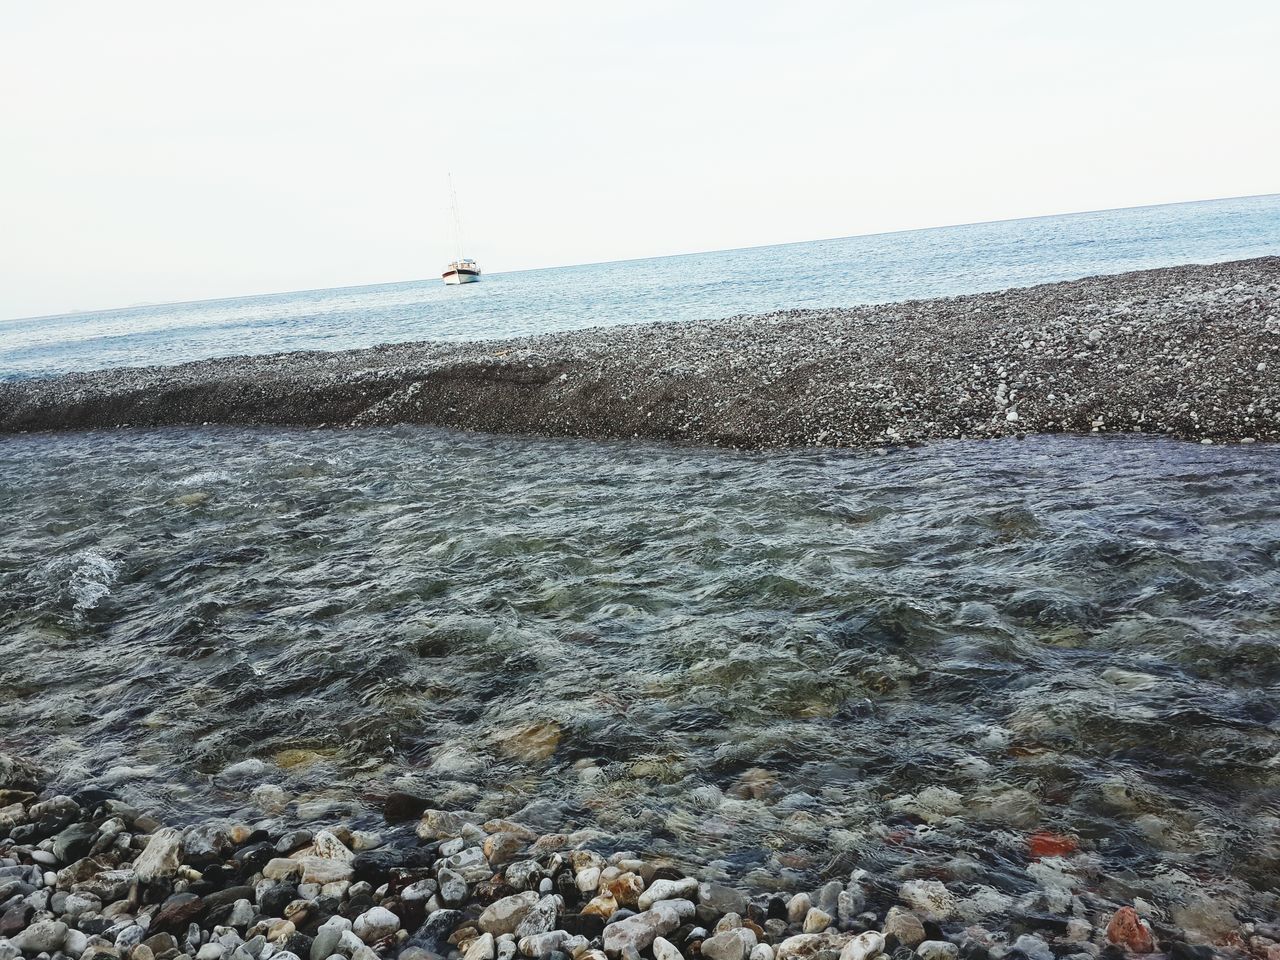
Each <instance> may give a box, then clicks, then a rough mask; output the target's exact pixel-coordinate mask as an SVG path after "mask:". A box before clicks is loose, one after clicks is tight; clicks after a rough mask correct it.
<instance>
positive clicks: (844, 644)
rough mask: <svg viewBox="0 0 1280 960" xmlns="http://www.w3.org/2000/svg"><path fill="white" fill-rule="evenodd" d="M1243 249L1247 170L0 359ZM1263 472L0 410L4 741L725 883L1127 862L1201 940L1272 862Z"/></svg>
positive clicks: (351, 292)
mask: <svg viewBox="0 0 1280 960" xmlns="http://www.w3.org/2000/svg"><path fill="white" fill-rule="evenodd" d="M1263 254H1280V197H1256V198H1249V199H1243V200H1229V201H1215V202H1212V203H1201V204H1182V205H1176V206H1168V207H1154V208H1142V209H1136V210H1121V211H1108V212H1105V213H1092V214H1080V215H1073V216H1067V217H1052V218H1044V219H1040V220H1026V221H1014V222H1008V223H995V224H982V225H976V226H966V227H948V228H944V229H939V230H929V231H916V232H911V233H898V234H889V235H884V236H877V237H861V238H850V239H844V240H832V241H823V242H816V243H808V244H796V245H793V246H787V247H774V248H767V249H758V250H741V251H725V252H718V253H710V254H699V255H693V256H687V257H673V258H666V259H661V260H646V261H636V262H628V263H616V264H601V265H593V266H582V267H570V268H561V269H556V270H543V271H530V272H525V273H512V274H494V275H491V276H488V277H486V278H485V280H484V281H482V282H481V283H479V284H476V285H473V286H470V287H461V288H445V287H443V286H442V285H441V284H439V282H438V281H436V280H429V281H420V282H406V283H400V284H390V285H385V286H378V287H364V288H359V289H344V290H327V291H313V292H307V293H291V294H279V295H272V296H260V297H246V298H239V299H235V300H223V301H217V302H207V303H194V304H177V305H164V306H154V307H144V308H130V309H128V310H117V311H108V312H102V313H95V314H81V315H77V316H75V317H58V318H45V319H43V320H22V321H15V322H10V323H7V324H3V325H0V331H3V338H2V339H0V370H3V372H4V374H5V375H6V376H10V377H29V376H36V375H41V374H46V373H53V372H58V371H64V370H73V369H88V368H95V367H103V366H109V365H119V364H152V363H170V362H176V361H181V360H188V359H193V358H196V357H207V356H217V355H221V354H227V353H233V352H245V351H251V352H265V351H274V350H292V349H302V348H307V349H318V348H340V347H355V346H360V345H365V344H374V343H379V342H386V341H393V340H410V339H420V338H424V337H440V338H449V339H459V338H469V337H497V336H509V335H515V334H522V333H535V332H540V331H546V330H563V329H571V328H575V327H583V326H587V325H594V324H605V323H625V322H631V321H639V320H655V319H669V320H677V321H678V320H688V319H692V318H697V317H707V316H722V315H726V314H735V313H742V312H756V311H762V310H770V309H774V308H780V307H794V306H817V305H822V304H845V303H854V302H859V301H870V300H895V299H900V298H904V297H923V296H936V295H946V294H956V293H962V292H965V291H971V290H982V289H990V288H998V287H1008V286H1013V285H1020V284H1027V283H1036V282H1041V281H1049V280H1058V279H1064V278H1069V277H1079V276H1083V275H1087V274H1097V273H1113V272H1116V271H1121V270H1128V269H1133V268H1138V267H1155V266H1162V265H1167V264H1175V263H1182V262H1187V261H1202V262H1204V261H1217V260H1228V259H1235V258H1243V257H1253V256H1259V255H1263ZM1277 490H1280V449H1277V448H1275V447H1274V446H1271V445H1267V444H1255V445H1252V446H1207V447H1206V446H1201V445H1193V444H1185V443H1180V442H1177V441H1172V440H1168V439H1163V438H1156V437H1142V436H1112V437H1105V436H1089V437H1068V436H1048V437H1032V438H1028V439H1026V440H1023V441H1015V440H1006V441H954V442H941V443H935V444H930V445H926V446H922V447H918V448H914V449H909V450H901V451H894V452H888V453H885V452H880V453H876V452H870V451H850V450H826V451H815V450H802V451H771V452H757V453H746V452H730V451H722V450H712V449H698V448H692V447H678V446H669V445H663V444H654V443H639V442H637V443H597V442H587V441H572V440H564V439H555V440H552V439H538V438H521V437H498V436H486V435H481V434H461V433H452V432H449V431H444V430H438V429H433V428H422V427H410V426H401V427H392V428H378V429H360V430H343V431H327V430H290V429H278V428H271V429H238V428H229V427H211V428H201V429H189V428H183V429H176V428H175V429H126V430H117V431H107V432H90V433H67V434H31V435H22V436H11V437H4V438H2V439H0V532H2V533H0V752H9V753H17V754H20V755H24V756H27V757H30V758H32V759H34V760H35V761H37V762H39V763H40V764H41V765H43V766H44V767H45V768H46V769H47V770H49V771H50V772H51V775H52V777H53V781H54V788H55V789H59V790H65V791H74V790H78V789H82V788H85V787H93V788H97V789H101V790H106V791H108V792H110V793H112V794H115V795H118V796H120V797H122V798H124V799H126V800H128V801H129V802H131V803H133V804H135V805H137V806H139V807H142V808H144V809H148V810H151V811H154V812H155V813H156V814H157V815H158V816H160V817H161V818H162V819H164V820H166V821H168V822H172V823H177V824H190V823H198V822H202V821H203V820H205V819H207V818H210V817H231V818H235V819H238V820H243V821H249V822H259V821H262V820H263V819H265V818H270V819H271V820H272V821H273V822H275V823H280V822H284V823H296V824H299V825H306V826H311V827H314V826H316V825H321V824H333V823H349V824H354V825H357V826H365V827H368V828H369V829H374V830H383V831H388V833H387V836H388V837H389V838H391V839H392V840H393V841H394V840H395V838H396V837H397V836H398V835H397V834H395V832H394V830H392V829H391V828H388V827H387V825H386V824H384V823H383V822H382V821H381V818H380V814H379V812H380V810H381V801H380V798H383V797H385V796H386V795H387V794H388V793H389V792H392V791H396V790H405V791H410V792H414V793H417V794H420V795H422V796H425V797H429V798H430V799H431V802H432V803H433V804H434V805H435V806H438V807H440V808H444V809H454V810H464V811H470V812H474V813H475V814H476V815H478V816H480V817H498V816H505V817H510V818H512V819H515V820H517V821H519V822H522V823H525V824H527V825H528V826H530V827H531V828H532V829H534V830H536V831H539V832H559V833H563V832H569V831H585V832H584V833H581V834H579V835H580V836H582V837H586V838H588V839H587V840H584V841H583V842H588V843H590V844H591V845H593V846H595V847H596V848H598V849H601V850H604V851H613V850H632V851H637V852H639V853H641V854H643V855H645V856H653V857H659V858H662V859H664V860H668V861H670V862H672V863H674V864H677V865H679V866H680V867H682V868H684V869H687V870H690V871H694V872H696V874H697V875H698V876H699V877H703V878H706V879H717V880H720V881H722V882H725V883H731V884H734V885H736V886H738V887H740V888H741V889H743V890H746V891H748V892H753V893H755V892H764V891H796V890H812V889H814V888H815V887H816V885H818V884H819V883H822V882H824V881H826V880H830V879H841V880H842V881H845V880H848V879H849V877H850V876H851V875H857V876H860V877H863V878H864V881H865V884H866V885H868V887H869V888H876V889H879V890H880V891H881V892H882V893H883V895H884V897H886V898H888V901H891V900H892V898H893V897H894V896H896V891H897V889H898V884H900V883H901V882H902V881H904V880H907V879H912V878H918V879H929V880H942V881H944V882H945V883H946V884H947V886H948V888H949V889H950V890H952V891H953V892H954V893H955V894H956V896H958V897H961V898H963V902H964V903H965V904H966V905H967V906H966V908H965V909H966V910H967V911H969V913H967V914H966V916H967V917H968V918H969V920H971V921H974V922H982V923H985V924H987V925H989V926H993V927H994V926H1001V925H1003V926H1008V925H1010V924H1012V923H1014V922H1017V923H1026V922H1030V921H1027V919H1026V918H1027V917H1037V916H1038V917H1041V918H1043V917H1045V916H1049V915H1060V914H1061V913H1063V912H1064V911H1066V910H1070V909H1072V904H1076V903H1079V904H1084V905H1085V906H1082V907H1081V909H1082V910H1083V909H1087V910H1094V909H1095V908H1097V907H1098V905H1099V904H1109V905H1110V909H1114V908H1115V905H1118V904H1121V903H1130V902H1133V901H1134V899H1135V898H1138V899H1139V900H1141V901H1145V902H1146V903H1150V904H1152V905H1153V907H1152V909H1153V910H1155V911H1157V915H1158V916H1160V917H1162V918H1163V919H1164V920H1167V921H1169V922H1172V923H1174V924H1178V925H1182V926H1187V925H1192V924H1194V925H1195V926H1196V928H1197V929H1210V933H1209V934H1207V935H1208V936H1209V937H1211V938H1219V939H1222V938H1227V937H1229V936H1230V933H1231V931H1232V930H1233V929H1234V928H1235V927H1236V926H1238V924H1239V923H1240V922H1242V921H1244V920H1247V919H1262V920H1268V918H1270V919H1271V920H1274V917H1275V916H1276V915H1277V909H1276V908H1277V894H1276V891H1277V890H1280V497H1277V495H1276V491H1277ZM404 842H410V843H411V842H414V841H413V839H412V835H411V834H410V835H408V837H407V838H405V839H404ZM1046 843H1047V844H1050V845H1051V846H1052V847H1053V848H1054V849H1055V850H1058V851H1061V852H1064V855H1063V856H1058V857H1049V858H1047V859H1046V858H1043V857H1042V856H1041V853H1038V852H1037V850H1038V847H1037V844H1039V845H1041V848H1042V847H1043V845H1044V844H1046ZM858 871H861V872H860V873H857V872H858ZM877 885H878V886H877ZM1064 898H1065V899H1064ZM1045 922H1048V921H1045Z"/></svg>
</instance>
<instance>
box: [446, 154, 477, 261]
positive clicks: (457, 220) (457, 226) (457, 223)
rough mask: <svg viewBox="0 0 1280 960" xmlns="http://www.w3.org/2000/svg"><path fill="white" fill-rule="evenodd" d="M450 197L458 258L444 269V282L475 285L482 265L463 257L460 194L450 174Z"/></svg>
mask: <svg viewBox="0 0 1280 960" xmlns="http://www.w3.org/2000/svg"><path fill="white" fill-rule="evenodd" d="M449 196H450V197H451V198H452V200H453V242H454V246H455V252H456V253H457V257H456V258H455V259H454V260H453V262H452V263H450V264H449V265H448V266H447V267H445V268H444V274H443V278H444V282H445V283H447V284H457V283H475V282H476V281H477V280H479V279H480V264H478V263H476V262H475V261H474V260H472V259H471V258H470V257H464V256H463V255H462V218H461V217H460V216H459V215H458V192H457V191H456V190H454V189H453V174H449Z"/></svg>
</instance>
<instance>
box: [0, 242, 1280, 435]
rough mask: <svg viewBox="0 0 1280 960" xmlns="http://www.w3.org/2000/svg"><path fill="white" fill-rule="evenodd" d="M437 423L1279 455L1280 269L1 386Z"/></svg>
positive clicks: (18, 422)
mask: <svg viewBox="0 0 1280 960" xmlns="http://www.w3.org/2000/svg"><path fill="white" fill-rule="evenodd" d="M203 423H223V424H246V425H250V424H256V425H266V424H280V425H295V426H321V425H324V426H331V427H333V426H367V425H379V424H391V423H424V424H436V425H440V426H446V427H455V428H463V429H473V430H486V431H497V432H504V433H528V434H545V435H559V436H583V437H595V438H629V437H643V438H650V439H660V440H676V441H685V442H692V443H700V444H717V445H725V446H736V447H751V448H758V447H776V446H808V445H825V446H846V445H847V446H857V445H871V446H882V445H885V444H893V443H901V442H912V441H922V440H931V439H943V438H956V437H999V436H1008V435H1013V434H1018V433H1056V432H1081V433H1087V432H1114V431H1143V432H1148V433H1160V434H1167V435H1171V436H1175V437H1181V438H1184V439H1188V440H1212V441H1247V440H1257V441H1276V440H1280V257H1265V258H1260V259H1256V260H1247V261H1240V262H1236V263H1225V264H1215V265H1209V266H1203V265H1192V266H1183V267H1173V268H1168V269H1161V270H1147V271H1140V272H1135V273H1127V274H1121V275H1118V276H1110V277H1091V278H1087V279H1084V280H1076V281H1069V282H1065V283H1055V284H1046V285H1042V286H1037V287H1030V288H1026V289H1014V290H1005V291H1000V292H996V293H983V294H976V295H972V296H963V297H953V298H947V299H939V300H918V301H909V302H905V303H894V304H886V305H877V306H861V307H849V308H841V309H821V310H788V311H783V312H780V313H774V314H768V315H765V316H754V317H746V316H739V317H731V318H729V319H725V320H717V321H706V322H700V323H669V324H649V325H642V326H623V327H603V328H594V329H590V330H580V331H573V332H567V333H557V334H549V335H544V336H538V337H530V338H524V339H519V340H507V341H484V342H477V343H465V344H452V343H416V344H396V345H390V346H383V347H375V348H372V349H366V350H353V351H346V352H341V353H290V354H277V355H273V356H262V357H231V358H225V359H218V360H208V361H200V362H196V363H189V364H183V365H181V366H174V367H149V368H140V369H125V370H107V371H99V372H95V373H79V374H68V375H64V376H59V377H52V378H48V379H41V380H31V381H18V382H10V383H6V384H0V430H4V431H8V432H15V431H26V430H66V429H81V428H102V427H116V426H122V425H130V426H156V425H174V424H203Z"/></svg>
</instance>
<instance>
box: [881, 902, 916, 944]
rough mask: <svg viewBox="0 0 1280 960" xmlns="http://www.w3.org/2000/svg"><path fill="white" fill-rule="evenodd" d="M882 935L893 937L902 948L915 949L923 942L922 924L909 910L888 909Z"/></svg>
mask: <svg viewBox="0 0 1280 960" xmlns="http://www.w3.org/2000/svg"><path fill="white" fill-rule="evenodd" d="M884 935H885V936H886V937H888V936H893V937H895V938H897V941H898V942H899V943H900V944H902V945H903V946H906V947H911V948H912V949H915V948H916V947H917V946H919V945H920V944H921V943H923V942H924V939H925V932H924V924H923V923H921V922H920V918H919V917H917V916H916V915H915V914H914V913H912V912H911V911H910V910H904V909H902V908H901V907H890V908H889V913H888V915H887V916H886V917H885V921H884Z"/></svg>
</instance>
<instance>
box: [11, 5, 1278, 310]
mask: <svg viewBox="0 0 1280 960" xmlns="http://www.w3.org/2000/svg"><path fill="white" fill-rule="evenodd" d="M625 6H626V9H624V5H622V4H611V3H601V2H599V0H591V2H582V3H577V2H573V3H568V2H565V3H559V2H550V0H546V2H540V3H530V2H527V0H522V2H518V3H505V2H485V0H476V2H472V3H458V2H451V3H448V4H444V3H426V2H420V0H384V2H379V0H365V2H360V3H356V2H350V3H331V2H323V0H298V2H270V0H252V2H239V0H220V2H217V3H208V4H194V3H175V2H173V0H156V2H137V0H112V2H110V3H107V2H102V0H90V2H71V0H47V2H35V0H0V14H2V17H3V19H2V22H0V183H2V184H3V186H2V187H0V191H2V192H0V317H15V316H31V315H36V314H43V313H55V312H64V311H70V310H75V309H91V308H98V307H109V306H120V305H125V304H132V303H137V302H143V301H163V300H189V299H199V298H205V297H219V296H234V295H238V294H247V293H257V292H268V291H277V290H292V289H305V288H316V287H333V286H345V285H350V284H363V283H375V282H381V281H393V280H407V279H414V278H422V277H435V276H438V275H439V273H440V270H441V268H442V266H443V264H444V262H445V261H446V260H448V259H449V256H450V253H451V242H450V240H449V232H448V224H449V219H448V216H447V211H448V188H447V183H446V172H447V171H448V170H452V171H453V173H454V178H455V180H456V183H457V188H458V193H459V198H460V202H461V207H462V214H463V221H464V226H465V232H466V237H467V240H468V244H467V249H466V252H467V253H468V254H469V255H470V256H473V257H476V258H477V259H479V260H480V261H481V264H482V266H483V267H484V268H485V269H486V270H491V271H498V270H516V269H522V268H526V267H536V266H546V265H553V264H560V263H581V262H588V261H600V260H616V259H622V258H629V257H642V256H651V255H656V254H665V253H680V252H688V251H694V250H708V249H717V248H724V247H738V246H752V245H758V244H767V243H779V242H785V241H793V240H806V239H817V238H823V237H837V236H848V235H852V234H859V233H870V232H879V231H884V230H895V229H902V228H909V227H918V226H931V225H939V224H948V223H961V222H970V221H975V220H993V219H1002V218H1007V217H1019V216H1028V215H1036V214H1044V213H1058V212H1066V211H1073V210H1086V209H1099V208H1106V207H1116V206H1130V205H1137V204H1147V203H1159V202H1166V201H1175V200H1192V199H1205V198H1211V197H1222V196H1238V195H1247V194H1259V193H1272V192H1276V191H1277V190H1280V106H1278V105H1277V99H1276V98H1277V94H1278V92H1280V55H1278V54H1277V50H1280V4H1277V3H1275V0H1265V2H1264V0H1259V2H1244V0H1216V2H1214V3H1204V2H1202V0H1195V2H1178V0H1159V2H1156V0H1150V2H1148V0H1105V2H1101V0H1099V2H1093V0H1070V2H1061V3H1050V2H1047V0H1035V2H1027V0H1016V2H1015V0H990V2H962V0H949V2H924V0H917V2H910V0H906V2H897V3H885V2H883V0H874V2H862V0H856V2H855V0H831V2H803V0H789V2H787V3H778V2H760V3H754V2H742V0H735V2H725V3H698V2H696V0H684V2H680V3H676V2H666V0H645V2H643V3H633V4H627V5H625Z"/></svg>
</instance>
